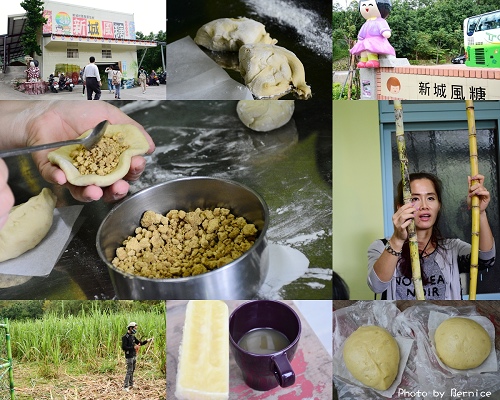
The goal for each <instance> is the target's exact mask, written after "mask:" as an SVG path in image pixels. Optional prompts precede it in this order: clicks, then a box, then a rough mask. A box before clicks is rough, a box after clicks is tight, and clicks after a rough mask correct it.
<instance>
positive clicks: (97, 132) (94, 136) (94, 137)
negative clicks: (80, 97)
mask: <svg viewBox="0 0 500 400" xmlns="http://www.w3.org/2000/svg"><path fill="white" fill-rule="evenodd" d="M108 125H109V121H107V120H104V121H102V122H99V123H98V124H97V126H96V127H95V128H94V129H93V130H92V132H90V135H88V136H87V137H84V138H81V139H74V140H66V141H62V142H54V143H47V144H41V145H38V146H31V147H22V148H19V149H12V150H0V158H4V157H12V156H18V155H20V154H26V153H33V152H35V151H40V150H47V149H53V148H55V147H61V146H68V145H72V144H82V145H83V146H84V147H85V148H86V149H90V148H91V147H92V146H93V145H94V144H96V143H97V142H98V141H99V140H100V139H101V137H102V135H104V132H105V131H106V128H107V127H108Z"/></svg>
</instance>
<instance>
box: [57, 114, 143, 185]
mask: <svg viewBox="0 0 500 400" xmlns="http://www.w3.org/2000/svg"><path fill="white" fill-rule="evenodd" d="M91 131H92V130H91V129H89V130H88V131H87V132H85V133H84V134H82V135H81V136H80V137H85V136H87V135H89V134H90V132H91ZM120 133H121V134H122V136H123V144H124V145H126V146H128V148H127V149H126V150H125V151H124V152H122V153H121V154H120V156H119V162H118V165H117V166H116V168H114V169H113V170H112V171H111V172H109V173H108V174H106V175H98V174H87V175H82V174H81V173H80V172H79V171H78V169H77V168H76V167H75V166H74V165H73V159H72V157H71V156H70V155H71V153H72V152H73V151H74V150H76V149H78V148H79V147H80V146H81V145H70V146H63V147H61V148H59V149H57V150H55V151H51V152H50V153H49V154H48V158H49V161H50V162H51V163H52V164H56V165H58V166H59V168H61V169H62V170H63V171H64V173H65V174H66V178H67V179H68V182H69V183H71V184H73V185H75V186H88V185H97V186H101V187H105V186H109V185H111V184H113V183H115V182H116V181H118V180H119V179H121V178H123V177H124V176H125V175H127V173H128V171H129V169H130V160H131V159H132V156H136V155H140V154H145V153H146V152H147V151H148V149H149V143H148V141H147V140H146V138H145V137H144V135H143V134H142V132H141V131H140V130H139V128H137V127H135V126H134V125H128V124H125V125H108V128H107V129H106V132H104V137H108V138H111V137H113V136H114V135H116V134H120Z"/></svg>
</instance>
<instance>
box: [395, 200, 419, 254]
mask: <svg viewBox="0 0 500 400" xmlns="http://www.w3.org/2000/svg"><path fill="white" fill-rule="evenodd" d="M415 211H417V210H416V209H415V207H414V206H413V204H412V203H408V204H405V205H403V206H401V207H399V208H398V210H397V211H396V212H395V213H394V215H393V216H392V223H393V225H394V234H393V235H392V238H393V239H391V242H393V241H398V242H399V244H401V247H403V243H404V241H405V240H406V239H407V238H408V232H407V231H406V228H407V227H408V225H410V223H411V221H412V220H413V218H415V215H414V214H415ZM393 244H394V245H396V243H393Z"/></svg>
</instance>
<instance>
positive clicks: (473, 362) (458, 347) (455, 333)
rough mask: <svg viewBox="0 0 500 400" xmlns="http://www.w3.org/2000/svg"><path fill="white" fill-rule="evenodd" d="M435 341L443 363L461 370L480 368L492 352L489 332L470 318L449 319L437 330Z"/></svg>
mask: <svg viewBox="0 0 500 400" xmlns="http://www.w3.org/2000/svg"><path fill="white" fill-rule="evenodd" d="M434 341H435V343H436V353H437V355H438V357H439V358H440V359H441V361H442V362H443V363H445V364H446V365H447V366H448V367H451V368H455V369H460V370H462V369H470V368H476V367H479V366H480V365H481V364H482V363H483V362H484V360H486V359H487V358H488V356H489V354H490V351H491V339H490V336H489V335H488V332H486V330H485V329H484V328H483V327H482V326H481V325H480V324H478V323H477V322H476V321H473V320H472V319H469V318H461V317H453V318H448V319H447V320H446V321H444V322H442V323H441V325H439V326H438V328H437V329H436V332H435V334H434Z"/></svg>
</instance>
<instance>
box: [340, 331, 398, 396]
mask: <svg viewBox="0 0 500 400" xmlns="http://www.w3.org/2000/svg"><path fill="white" fill-rule="evenodd" d="M343 356H344V362H345V366H346V367H347V369H348V370H349V372H350V373H351V374H352V376H354V378H356V379H357V380H358V381H360V382H361V383H362V384H364V385H366V386H369V387H372V388H375V389H378V390H387V389H388V388H390V387H391V385H392V383H393V382H394V380H395V379H396V376H397V375H398V367H399V346H398V343H397V342H396V339H394V338H393V337H392V335H391V334H390V333H389V332H388V331H387V330H385V329H384V328H381V327H379V326H375V325H369V326H362V327H360V328H358V329H357V330H356V331H355V332H354V333H352V334H351V336H349V337H348V338H347V340H346V341H345V344H344V351H343Z"/></svg>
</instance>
